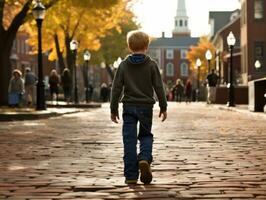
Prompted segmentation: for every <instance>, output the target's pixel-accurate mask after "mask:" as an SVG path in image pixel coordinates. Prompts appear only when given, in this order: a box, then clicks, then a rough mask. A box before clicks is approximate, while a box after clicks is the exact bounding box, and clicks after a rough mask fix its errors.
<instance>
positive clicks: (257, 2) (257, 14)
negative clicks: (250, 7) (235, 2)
mask: <svg viewBox="0 0 266 200" xmlns="http://www.w3.org/2000/svg"><path fill="white" fill-rule="evenodd" d="M263 1H264V0H254V18H255V19H263V12H264V10H263Z"/></svg>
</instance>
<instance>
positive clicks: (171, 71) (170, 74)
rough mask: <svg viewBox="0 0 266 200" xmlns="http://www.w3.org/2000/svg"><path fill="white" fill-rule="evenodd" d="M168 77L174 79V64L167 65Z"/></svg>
mask: <svg viewBox="0 0 266 200" xmlns="http://www.w3.org/2000/svg"><path fill="white" fill-rule="evenodd" d="M166 76H168V77H173V76H174V65H173V63H168V64H167V65H166Z"/></svg>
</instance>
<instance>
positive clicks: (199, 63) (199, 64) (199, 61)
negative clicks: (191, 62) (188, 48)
mask: <svg viewBox="0 0 266 200" xmlns="http://www.w3.org/2000/svg"><path fill="white" fill-rule="evenodd" d="M196 66H197V67H200V66H201V60H200V59H199V58H198V59H197V60H196Z"/></svg>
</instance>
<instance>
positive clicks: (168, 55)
mask: <svg viewBox="0 0 266 200" xmlns="http://www.w3.org/2000/svg"><path fill="white" fill-rule="evenodd" d="M166 59H174V50H173V49H167V50H166Z"/></svg>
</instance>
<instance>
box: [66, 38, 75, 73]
mask: <svg viewBox="0 0 266 200" xmlns="http://www.w3.org/2000/svg"><path fill="white" fill-rule="evenodd" d="M70 42H71V38H70V37H69V36H67V35H65V47H66V61H67V67H68V69H69V70H70V72H71V74H73V67H74V66H73V64H74V62H73V53H72V52H71V50H70Z"/></svg>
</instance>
